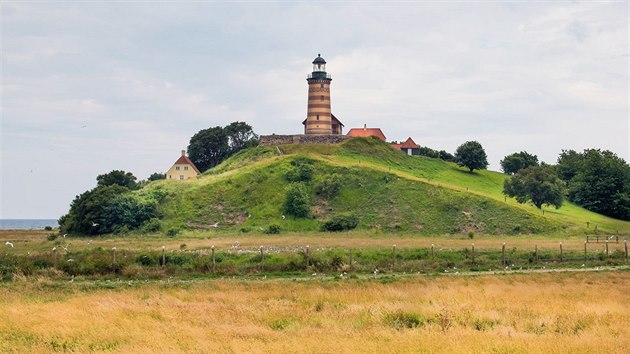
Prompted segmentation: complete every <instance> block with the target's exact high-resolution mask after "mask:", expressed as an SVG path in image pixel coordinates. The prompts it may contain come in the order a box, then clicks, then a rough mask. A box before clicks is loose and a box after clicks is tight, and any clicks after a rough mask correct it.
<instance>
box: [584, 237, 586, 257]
mask: <svg viewBox="0 0 630 354" xmlns="http://www.w3.org/2000/svg"><path fill="white" fill-rule="evenodd" d="M584 262H586V241H584Z"/></svg>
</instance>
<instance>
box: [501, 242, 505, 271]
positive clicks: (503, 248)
mask: <svg viewBox="0 0 630 354" xmlns="http://www.w3.org/2000/svg"><path fill="white" fill-rule="evenodd" d="M501 264H502V265H503V266H504V267H505V242H503V246H502V247H501Z"/></svg>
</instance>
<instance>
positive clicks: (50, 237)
mask: <svg viewBox="0 0 630 354" xmlns="http://www.w3.org/2000/svg"><path fill="white" fill-rule="evenodd" d="M57 237H59V235H57V234H48V236H46V239H47V240H48V241H54V240H56V239H57Z"/></svg>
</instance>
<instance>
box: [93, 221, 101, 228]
mask: <svg viewBox="0 0 630 354" xmlns="http://www.w3.org/2000/svg"><path fill="white" fill-rule="evenodd" d="M98 225H100V224H99V223H96V222H94V221H92V227H97V226H98Z"/></svg>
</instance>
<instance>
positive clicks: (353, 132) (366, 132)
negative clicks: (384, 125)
mask: <svg viewBox="0 0 630 354" xmlns="http://www.w3.org/2000/svg"><path fill="white" fill-rule="evenodd" d="M346 135H347V136H351V137H354V138H367V137H368V136H374V137H377V138H379V139H381V140H383V141H385V134H383V131H382V130H381V128H352V129H350V131H348V134H346Z"/></svg>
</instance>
